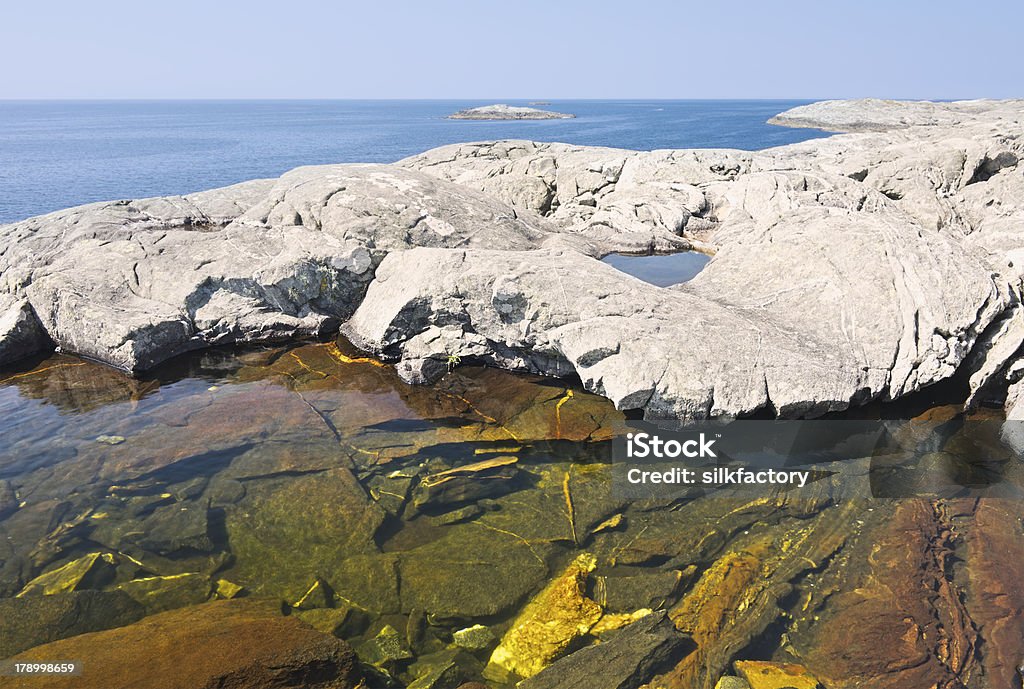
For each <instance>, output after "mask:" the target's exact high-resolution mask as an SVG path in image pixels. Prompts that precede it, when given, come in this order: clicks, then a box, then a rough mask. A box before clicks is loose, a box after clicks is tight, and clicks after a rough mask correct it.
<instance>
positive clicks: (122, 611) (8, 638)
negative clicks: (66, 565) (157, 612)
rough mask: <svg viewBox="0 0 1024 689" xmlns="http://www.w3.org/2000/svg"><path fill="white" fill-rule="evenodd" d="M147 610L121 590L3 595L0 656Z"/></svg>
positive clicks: (129, 618) (122, 621) (110, 624)
mask: <svg viewBox="0 0 1024 689" xmlns="http://www.w3.org/2000/svg"><path fill="white" fill-rule="evenodd" d="M144 614H145V611H144V610H143V608H142V606H140V605H139V604H138V603H136V602H135V601H133V600H132V599H131V598H130V597H129V596H127V595H126V594H124V593H123V592H120V591H113V592H110V591H75V592H72V593H57V594H53V595H49V596H41V597H37V596H33V597H31V598H0V658H7V657H8V656H12V655H14V654H15V653H20V652H22V651H24V650H26V649H29V648H32V647H33V646H38V645H40V644H45V643H49V642H51V641H57V640H59V639H66V638H68V637H70V636H77V635H79V634H85V633H87V632H96V631H101V630H103V629H110V628H112V627H121V626H123V625H126V624H131V623H132V622H135V621H136V620H139V619H140V618H142V616H143V615H144Z"/></svg>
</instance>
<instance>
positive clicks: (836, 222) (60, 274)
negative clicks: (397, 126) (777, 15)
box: [0, 101, 1024, 419]
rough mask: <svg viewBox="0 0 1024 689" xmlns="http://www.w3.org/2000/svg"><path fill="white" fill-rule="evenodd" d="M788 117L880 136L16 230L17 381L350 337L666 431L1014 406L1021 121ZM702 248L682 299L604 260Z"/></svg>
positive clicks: (554, 151) (573, 158)
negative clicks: (914, 406) (954, 395)
mask: <svg viewBox="0 0 1024 689" xmlns="http://www.w3.org/2000/svg"><path fill="white" fill-rule="evenodd" d="M775 121H776V122H778V123H780V124H786V125H789V126H794V125H796V126H817V127H822V128H827V129H832V130H838V131H855V132H857V133H852V134H842V135H836V136H833V137H830V138H826V139H817V140H813V141H808V142H804V143H800V144H795V145H790V146H784V147H780V148H775V149H768V150H764V151H757V152H746V151H737V150H713V149H706V150H705V149H697V150H668V151H652V152H636V151H626V150H618V149H607V148H593V147H580V146H570V145H564V144H546V143H533V142H527V141H500V142H485V143H474V144H460V145H453V146H447V147H442V148H439V149H435V150H432V151H428V152H426V153H423V154H421V155H418V156H414V157H412V158H409V159H406V160H403V161H400V162H398V163H395V164H393V165H329V166H319V167H305V168H298V169H296V170H293V171H291V172H289V173H286V174H285V175H283V176H282V177H281V178H279V179H277V180H257V181H253V182H247V183H243V184H239V185H235V186H232V187H226V188H223V189H217V190H213V191H208V192H202V193H199V194H193V195H188V196H183V197H177V196H176V197H164V198H155V199H143V200H136V201H117V202H110V203H98V204H90V205H87V206H81V207H77V208H73V209H69V210H66V211H60V212H57V213H51V214H49V215H45V216H40V217H36V218H31V219H28V220H25V221H22V222H18V223H14V224H10V225H6V226H3V227H0V271H2V278H0V365H4V364H10V363H13V362H15V361H17V360H18V359H21V358H24V357H26V356H29V355H31V354H33V353H36V352H40V351H46V350H47V349H49V348H52V347H54V346H57V347H59V348H60V349H61V350H62V351H67V352H74V353H78V354H82V355H84V356H88V357H91V358H94V359H97V360H100V361H103V362H106V363H108V364H111V365H113V366H116V367H119V368H122V369H126V370H130V371H143V370H145V369H148V368H150V367H152V366H154V365H156V364H157V363H159V362H161V361H164V360H166V359H168V358H170V357H173V356H175V355H178V354H180V353H183V352H187V351H190V350H194V349H197V348H203V347H208V346H211V345H216V344H221V343H229V342H253V341H275V340H286V339H293V338H301V337H307V336H313V335H319V334H324V333H329V332H332V331H336V330H338V329H339V328H340V329H341V330H342V331H343V332H344V333H345V334H346V335H347V336H349V337H350V338H351V339H352V341H353V342H355V343H356V344H357V345H359V346H360V347H362V348H363V349H365V350H366V351H369V352H372V353H374V354H375V355H377V356H379V357H381V358H382V359H383V360H385V361H389V362H393V363H394V364H395V365H396V366H397V368H398V370H399V372H400V374H401V375H402V377H403V378H404V379H405V380H407V381H409V382H429V381H433V380H436V379H437V378H438V377H439V376H441V375H443V374H444V373H445V371H446V370H448V368H449V366H450V363H449V362H452V361H467V360H476V361H481V362H484V363H487V364H490V365H494V366H499V367H502V368H507V369H512V370H522V371H530V372H535V373H542V374H546V375H570V374H571V375H577V376H579V378H580V379H581V380H582V381H583V384H584V386H585V387H586V388H587V389H588V390H590V391H593V392H596V393H598V394H601V395H603V396H606V397H608V398H609V399H611V400H612V401H613V402H614V403H615V404H616V406H617V407H618V408H619V409H622V410H636V411H639V412H642V414H643V415H644V416H646V417H648V418H666V417H667V418H684V419H695V418H705V417H709V416H742V415H749V414H755V413H758V414H761V413H768V414H771V415H776V416H784V417H800V416H815V415H819V414H822V413H826V412H830V411H837V410H843V409H846V408H849V407H851V406H856V405H860V404H864V403H866V402H869V401H872V400H882V401H885V400H894V399H898V398H900V397H903V396H905V395H908V394H910V393H913V392H915V391H918V390H920V389H922V388H924V387H926V386H929V385H931V384H934V383H936V382H939V381H942V380H946V379H948V378H950V377H951V376H953V375H954V374H956V373H962V374H964V375H965V376H967V377H969V382H970V388H971V392H970V396H969V398H968V399H967V400H966V402H967V403H968V404H972V403H974V402H975V401H977V400H978V399H979V398H980V397H981V396H983V395H987V394H996V395H997V396H998V395H1001V394H1005V390H1006V388H1007V387H1008V386H1009V385H1011V384H1014V383H1016V382H1017V379H1018V378H1019V377H1020V372H1021V367H1020V366H1019V365H1015V364H1016V362H1017V361H1018V358H1019V350H1020V347H1021V344H1022V342H1024V312H1022V310H1021V308H1020V294H1021V275H1022V274H1021V266H1022V265H1024V263H1022V260H1021V259H1022V255H1021V254H1022V246H1021V243H1020V241H1019V232H1020V229H1021V223H1022V221H1024V205H1022V204H1021V202H1020V201H1019V199H1021V198H1022V197H1024V175H1022V170H1021V167H1020V166H1019V164H1018V161H1019V160H1020V158H1021V156H1022V155H1024V139H1022V138H1021V134H1022V131H1021V130H1022V128H1024V125H1022V122H1024V102H1021V101H998V102H997V101H991V102H989V101H977V102H969V103H896V102H889V101H853V102H845V101H840V102H824V103H817V104H813V105H810V106H803V107H801V108H795V109H794V110H792V111H789V112H787V113H782V114H780V115H779V116H777V117H776V118H775ZM868 130H871V131H868ZM693 247H699V248H702V249H704V250H706V251H708V252H712V253H714V254H715V256H714V258H713V260H711V262H710V263H709V264H708V265H707V267H706V268H705V269H704V270H703V271H702V272H701V273H700V274H699V275H698V276H697V277H696V278H695V279H694V280H692V281H690V282H688V283H686V284H683V285H677V286H674V287H668V288H662V287H654V286H651V285H647V284H645V283H642V282H640V281H638V280H636V279H634V278H632V277H630V276H627V275H625V274H623V273H620V272H618V271H616V270H615V269H613V268H611V267H610V266H606V265H604V264H602V263H601V262H599V261H598V260H597V259H598V258H600V257H601V256H604V255H606V254H608V253H611V252H632V253H645V252H653V251H658V252H665V251H681V250H687V249H690V248H693ZM993 390H994V391H995V392H994V393H993V392H992V391H993ZM1014 398H1015V397H1014V396H1013V395H1011V399H1014Z"/></svg>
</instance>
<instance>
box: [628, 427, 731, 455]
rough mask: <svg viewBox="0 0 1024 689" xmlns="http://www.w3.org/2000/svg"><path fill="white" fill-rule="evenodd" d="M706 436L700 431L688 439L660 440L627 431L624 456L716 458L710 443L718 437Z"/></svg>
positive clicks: (648, 435)
mask: <svg viewBox="0 0 1024 689" xmlns="http://www.w3.org/2000/svg"><path fill="white" fill-rule="evenodd" d="M720 437H721V436H720V435H716V437H715V438H710V439H709V438H708V437H707V435H705V434H704V433H701V434H700V435H699V436H698V437H697V438H691V439H690V440H682V441H680V440H675V439H670V440H662V439H661V438H660V437H658V436H657V435H651V434H650V433H627V434H626V457H627V458H628V459H644V458H648V457H653V458H657V459H676V458H678V457H687V458H690V459H693V458H696V457H704V458H716V457H718V455H716V454H715V451H714V449H713V448H712V445H714V444H715V440H717V439H718V438H720Z"/></svg>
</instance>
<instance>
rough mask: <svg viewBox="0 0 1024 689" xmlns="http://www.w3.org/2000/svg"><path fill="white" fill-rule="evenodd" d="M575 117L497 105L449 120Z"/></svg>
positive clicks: (457, 113)
mask: <svg viewBox="0 0 1024 689" xmlns="http://www.w3.org/2000/svg"><path fill="white" fill-rule="evenodd" d="M573 117H576V116H575V115H570V114H567V113H564V112H552V111H551V110H539V109H537V108H525V107H519V106H515V105H506V104H504V103H496V104H495V105H481V106H480V107H478V108H468V109H466V110H459V111H458V112H456V113H453V114H451V115H449V116H448V119H449V120H564V119H572V118H573Z"/></svg>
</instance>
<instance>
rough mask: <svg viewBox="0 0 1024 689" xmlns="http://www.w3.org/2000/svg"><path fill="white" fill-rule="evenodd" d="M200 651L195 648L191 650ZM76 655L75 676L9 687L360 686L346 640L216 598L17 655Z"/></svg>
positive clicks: (254, 604) (268, 610) (271, 610)
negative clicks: (80, 668) (79, 663)
mask: <svg viewBox="0 0 1024 689" xmlns="http://www.w3.org/2000/svg"><path fill="white" fill-rule="evenodd" d="M197 650H199V651H200V652H197ZM54 658H69V659H81V660H82V661H83V672H82V674H81V675H79V676H45V677H43V676H36V677H30V678H19V679H18V680H16V681H14V682H13V683H12V684H11V686H14V687H19V688H21V687H24V688H25V689H31V688H33V687H46V688H47V689H59V688H61V687H68V688H71V687H74V688H75V689H93V688H95V689H121V688H123V689H129V688H131V689H135V688H137V687H146V688H147V689H214V688H215V687H235V688H237V689H246V688H252V689H257V688H259V689H271V688H273V687H296V686H302V687H309V688H310V689H349V688H352V687H356V686H357V685H359V674H358V670H357V667H356V661H355V656H354V654H353V653H352V650H351V649H350V648H349V647H348V645H347V644H346V643H345V642H344V641H342V640H340V639H336V638H334V637H332V636H329V635H327V634H323V633H321V632H318V631H316V630H315V629H313V628H312V627H309V626H308V625H306V624H304V623H303V622H301V621H299V620H298V619H296V618H294V617H282V616H281V615H280V612H279V611H278V610H277V606H276V605H274V604H271V603H266V602H261V601H245V600H239V601H222V602H217V603H209V604H206V605H199V606H194V607H190V608H185V609H182V610H175V611H172V612H166V613H162V614H159V615H154V616H152V617H147V618H145V619H143V620H142V621H140V622H136V623H135V624H131V625H128V626H126V627H120V628H117V629H111V630H108V631H102V632H94V633H91V634H82V635H80V636H76V637H72V638H70V639H65V640H63V641H55V642H53V643H49V644H45V645H42V646H38V647H36V648H33V649H32V650H30V651H27V652H25V653H22V654H20V655H17V656H15V659H17V660H18V661H24V662H33V661H39V662H52V661H53V659H54Z"/></svg>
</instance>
